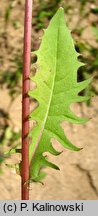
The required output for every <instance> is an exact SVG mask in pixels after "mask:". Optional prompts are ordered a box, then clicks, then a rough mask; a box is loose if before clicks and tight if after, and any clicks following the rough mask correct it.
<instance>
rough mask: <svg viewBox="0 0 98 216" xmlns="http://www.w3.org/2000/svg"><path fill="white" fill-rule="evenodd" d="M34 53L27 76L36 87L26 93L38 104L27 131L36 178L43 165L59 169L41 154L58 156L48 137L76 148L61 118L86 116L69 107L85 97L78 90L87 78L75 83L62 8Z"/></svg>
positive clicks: (73, 52)
mask: <svg viewBox="0 0 98 216" xmlns="http://www.w3.org/2000/svg"><path fill="white" fill-rule="evenodd" d="M35 54H36V55H37V58H38V60H37V65H38V67H37V68H38V69H37V72H36V75H35V76H34V77H32V78H31V79H32V80H33V81H34V82H35V83H36V88H35V89H34V90H31V91H30V92H29V95H30V96H31V97H32V98H34V99H36V100H37V101H38V104H39V105H38V107H37V108H36V109H35V110H34V111H33V112H32V113H31V115H30V119H31V120H35V121H36V123H37V124H36V126H35V127H34V128H33V130H32V131H31V132H30V136H31V138H32V142H31V144H30V179H31V180H32V181H39V179H40V178H41V177H42V176H43V174H42V175H41V170H42V168H43V167H46V166H48V167H52V168H54V169H59V168H58V167H57V166H56V165H55V164H53V163H51V162H49V161H48V159H47V157H46V156H44V155H43V153H44V152H49V153H51V154H53V155H58V154H60V153H61V152H58V151H57V150H55V149H54V148H53V146H52V141H51V139H52V138H55V139H56V140H58V141H59V142H60V143H61V144H62V145H63V146H64V147H65V148H67V149H70V150H73V151H79V150H80V149H81V148H79V147H76V146H75V145H73V144H72V143H71V142H70V141H69V140H68V138H67V137H66V136H65V134H64V130H63V128H62V127H61V122H62V121H64V120H65V121H69V122H71V123H77V124H80V123H85V122H86V121H87V119H86V118H79V117H77V116H76V115H75V114H74V113H73V112H72V111H71V109H70V106H71V104H72V103H74V102H82V101H85V100H88V99H89V97H85V96H79V92H81V91H82V90H83V89H85V88H86V87H87V85H88V84H89V83H90V82H91V79H88V80H85V81H83V82H80V83H78V82H77V70H78V68H79V67H81V66H82V65H83V63H80V62H79V61H78V56H79V54H78V53H77V52H76V50H75V47H74V43H73V39H72V37H71V34H70V31H69V29H68V28H67V26H66V24H65V18H64V10H63V8H60V9H59V10H58V11H57V13H56V14H55V16H54V17H53V18H52V20H51V21H50V24H49V27H48V29H46V30H45V32H44V36H43V38H42V43H41V45H40V48H39V50H38V51H36V52H35Z"/></svg>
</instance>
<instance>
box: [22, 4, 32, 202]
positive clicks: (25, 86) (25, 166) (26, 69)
mask: <svg viewBox="0 0 98 216" xmlns="http://www.w3.org/2000/svg"><path fill="white" fill-rule="evenodd" d="M31 23H32V0H25V21H24V50H23V82H22V167H21V199H22V200H29V182H28V180H29V138H28V133H29V120H28V116H29V110H30V99H29V96H28V91H29V89H30V80H29V77H30V52H31Z"/></svg>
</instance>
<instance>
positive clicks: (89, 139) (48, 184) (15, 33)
mask: <svg viewBox="0 0 98 216" xmlns="http://www.w3.org/2000/svg"><path fill="white" fill-rule="evenodd" d="M6 2H7V1H6V0H4V1H2V3H0V25H1V26H0V44H1V47H0V57H1V60H2V61H0V66H2V67H3V69H2V70H5V69H8V68H10V67H12V66H13V65H12V64H13V63H12V61H11V59H13V56H14V55H15V54H16V53H17V52H19V53H20V54H21V53H22V38H23V14H24V13H23V10H24V1H21V4H20V1H14V5H13V7H15V9H14V10H12V12H11V17H10V22H9V23H10V24H8V26H7V28H6V32H7V38H4V37H2V34H4V31H5V29H4V12H5V8H6V7H7V4H6ZM73 2H74V1H73ZM2 8H3V10H2ZM76 9H77V8H76ZM77 11H78V9H77V10H76V13H77ZM76 17H77V16H76ZM76 17H74V20H75V21H74V22H76ZM14 20H18V21H19V22H20V28H18V29H14V28H13V25H12V24H11V23H12V21H14ZM71 25H72V24H70V26H71ZM89 31H90V29H89V27H88V31H87V30H86V32H85V34H84V37H87V38H88V35H89ZM32 35H33V39H34V38H36V37H37V34H35V32H32ZM39 35H40V31H39ZM85 35H86V36H85ZM90 37H91V34H90ZM91 39H92V38H90V40H91ZM92 41H93V39H92ZM34 46H35V47H36V46H38V45H36V43H35V45H34ZM13 67H14V66H13ZM10 101H11V98H10V96H9V94H8V90H7V89H6V86H5V85H4V86H3V89H0V108H1V109H4V111H8V109H9V113H10V116H11V118H12V119H13V124H14V127H15V129H16V131H17V130H19V129H20V128H21V95H18V96H17V97H16V99H15V100H14V101H13V103H11V105H10ZM73 110H74V111H75V112H76V113H77V114H79V115H80V116H87V117H91V120H90V121H89V122H88V123H86V124H85V125H78V126H77V125H71V124H68V123H63V124H62V126H63V127H64V130H65V133H66V134H67V136H68V137H69V138H70V140H72V142H73V143H75V144H76V145H77V146H81V147H83V150H81V151H80V152H71V151H68V150H65V149H63V153H62V154H61V155H60V156H58V157H52V156H50V155H49V157H50V159H52V161H53V162H55V163H56V164H57V165H58V166H59V167H60V171H55V170H52V169H48V168H47V169H46V172H47V173H48V175H47V177H46V178H45V180H44V185H41V184H32V185H31V188H30V199H39V200H40V199H42V200H44V199H55V200H56V199H58V200H59V199H63V200H64V199H65V200H67V199H86V200H87V199H88V200H89V199H93V200H96V199H98V168H97V167H98V142H97V140H98V97H97V96H95V97H93V98H92V102H91V106H90V107H87V106H86V105H85V104H82V106H80V105H79V104H74V106H73ZM54 145H56V148H58V149H62V147H61V145H60V144H58V143H57V142H54ZM18 160H20V157H18V158H16V157H15V156H13V157H12V158H11V159H8V161H7V162H11V161H12V162H13V163H16V162H17V161H18ZM20 180H21V179H20V176H19V175H16V174H15V172H14V169H12V170H10V169H9V168H6V166H5V165H3V174H2V175H0V199H1V200H3V199H9V200H10V199H20V191H19V188H20Z"/></svg>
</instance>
